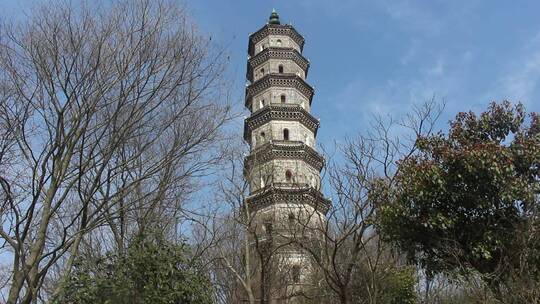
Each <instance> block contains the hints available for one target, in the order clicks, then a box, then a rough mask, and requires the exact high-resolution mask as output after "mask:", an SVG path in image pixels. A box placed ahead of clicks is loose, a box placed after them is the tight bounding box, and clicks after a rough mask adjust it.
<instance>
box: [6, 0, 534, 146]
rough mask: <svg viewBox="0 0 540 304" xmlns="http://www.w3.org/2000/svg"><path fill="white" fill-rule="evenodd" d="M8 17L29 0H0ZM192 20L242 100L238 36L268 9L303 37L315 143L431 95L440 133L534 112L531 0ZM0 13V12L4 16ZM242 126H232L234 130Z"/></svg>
mask: <svg viewBox="0 0 540 304" xmlns="http://www.w3.org/2000/svg"><path fill="white" fill-rule="evenodd" d="M0 3H1V4H2V5H4V13H6V15H7V16H17V15H21V13H20V11H21V10H24V9H28V8H29V7H30V6H31V3H32V1H31V0H0ZM185 3H186V5H187V6H188V8H189V10H190V12H191V13H192V15H193V16H194V19H195V22H196V23H197V24H198V25H199V28H200V30H201V31H203V32H204V33H206V34H208V35H211V36H212V38H213V41H217V42H218V43H220V44H221V45H222V46H225V47H226V48H227V50H228V53H229V56H230V60H231V61H230V68H229V71H228V73H229V76H230V77H231V78H232V79H234V87H233V88H232V93H233V94H232V97H233V100H232V101H233V102H235V103H238V104H239V105H241V104H243V96H244V83H245V69H246V59H247V38H248V35H249V34H250V33H252V32H255V31H256V30H258V29H259V28H260V27H261V26H262V25H264V24H265V22H266V20H267V18H268V16H269V14H270V12H271V10H272V8H275V9H276V10H277V11H278V13H279V14H280V17H281V20H282V22H286V23H289V22H290V23H292V24H293V25H294V26H295V27H296V28H297V30H298V31H299V32H300V33H301V34H303V35H304V37H305V38H306V45H305V47H304V55H305V56H306V57H307V58H309V59H310V61H311V67H310V73H309V77H308V81H309V83H311V84H312V85H313V86H314V87H315V89H316V95H315V97H314V101H313V113H314V115H315V116H317V117H320V119H321V129H320V130H319V134H318V137H319V143H323V144H325V145H331V143H332V141H333V140H334V139H336V140H339V139H342V138H343V137H344V136H345V135H354V134H355V133H357V132H365V131H366V130H367V129H368V128H369V121H370V117H371V115H372V114H383V115H386V114H392V115H395V116H399V115H402V114H403V113H406V112H408V111H410V110H411V105H412V104H413V103H421V102H422V101H425V100H426V99H429V98H431V97H432V96H435V97H436V98H437V99H439V100H443V99H444V100H445V101H446V104H447V106H446V110H445V113H444V116H443V118H442V120H441V128H446V125H445V124H446V122H447V121H448V120H449V119H450V118H452V117H453V116H454V115H455V113H457V112H458V111H468V110H474V111H481V110H483V109H485V108H486V106H487V104H488V103H489V102H490V101H492V100H495V101H501V100H503V99H509V100H511V101H521V102H523V103H524V104H525V105H526V107H527V110H529V111H537V112H539V111H540V18H538V12H539V11H540V2H539V1H519V2H518V1H476V0H467V1H438V0H431V1H408V0H394V1H390V0H377V1H358V0H339V1H328V0H294V1H292V0H271V1H269V0H265V1H262V0H221V1H217V0H186V1H185ZM6 15H4V16H6ZM239 130H241V126H239Z"/></svg>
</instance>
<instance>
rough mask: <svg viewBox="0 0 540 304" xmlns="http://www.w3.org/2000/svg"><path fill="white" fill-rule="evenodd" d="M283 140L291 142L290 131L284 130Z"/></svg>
mask: <svg viewBox="0 0 540 304" xmlns="http://www.w3.org/2000/svg"><path fill="white" fill-rule="evenodd" d="M283 140H289V129H283Z"/></svg>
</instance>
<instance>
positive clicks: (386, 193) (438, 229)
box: [371, 102, 540, 277]
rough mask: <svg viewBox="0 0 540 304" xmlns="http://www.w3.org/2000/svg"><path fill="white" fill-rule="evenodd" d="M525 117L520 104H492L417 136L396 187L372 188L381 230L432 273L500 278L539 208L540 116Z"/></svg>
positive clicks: (461, 115) (401, 164)
mask: <svg viewBox="0 0 540 304" xmlns="http://www.w3.org/2000/svg"><path fill="white" fill-rule="evenodd" d="M526 121H527V119H526V115H525V111H524V109H523V107H522V106H521V105H520V104H519V105H517V106H515V107H512V106H511V105H510V103H509V102H504V103H502V104H495V103H492V104H491V105H490V107H489V109H488V111H487V112H484V113H482V114H481V115H480V116H477V115H475V114H474V113H472V112H469V113H459V114H458V115H457V117H456V119H455V120H454V121H453V122H451V129H450V132H449V134H448V135H444V134H442V133H439V134H436V135H433V136H429V137H423V138H419V139H418V142H417V143H418V148H419V153H418V154H417V155H414V156H412V157H409V158H407V159H403V160H401V161H400V162H399V163H398V168H399V169H398V173H397V174H396V177H395V184H393V185H392V186H388V185H387V184H385V183H379V184H378V189H376V190H374V191H373V192H372V193H371V195H372V197H373V199H374V200H375V201H378V202H379V203H380V204H381V205H382V207H381V211H380V213H379V223H378V225H379V229H380V231H381V232H382V233H383V235H384V236H385V237H386V238H387V239H388V240H391V241H393V242H395V243H396V244H397V245H398V246H399V247H400V248H401V249H402V250H404V252H406V253H407V254H408V256H409V257H410V258H411V259H413V260H414V261H415V262H417V263H419V264H420V265H422V266H424V267H426V269H428V271H431V272H435V273H436V272H447V273H455V272H456V271H458V272H461V273H467V271H468V270H471V269H472V270H474V271H475V272H477V273H480V274H481V275H486V276H485V277H493V276H495V274H496V275H497V276H500V275H504V274H501V273H497V270H498V269H499V268H500V267H501V263H502V262H503V261H512V260H513V258H512V256H513V255H514V254H515V252H516V251H519V250H521V249H522V248H519V247H517V246H524V244H523V243H522V242H516V238H515V236H516V234H517V233H519V231H523V227H527V226H529V225H530V222H531V221H532V220H533V219H534V218H535V215H534V214H536V212H537V209H538V194H539V193H540V192H539V189H540V187H539V182H538V181H539V177H540V174H539V170H540V167H539V163H540V119H539V116H537V115H536V114H531V115H530V123H528V124H526ZM535 256H538V255H535ZM536 267H538V265H536Z"/></svg>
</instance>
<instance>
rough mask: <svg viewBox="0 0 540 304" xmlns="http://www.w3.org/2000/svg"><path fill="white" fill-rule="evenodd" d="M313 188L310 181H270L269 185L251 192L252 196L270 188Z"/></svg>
mask: <svg viewBox="0 0 540 304" xmlns="http://www.w3.org/2000/svg"><path fill="white" fill-rule="evenodd" d="M309 188H313V187H312V186H310V185H309V184H308V183H283V182H273V183H269V184H268V185H267V186H265V187H262V188H259V189H257V190H255V191H253V192H251V195H250V196H254V195H255V194H259V193H261V192H264V191H267V190H270V189H286V190H305V189H309Z"/></svg>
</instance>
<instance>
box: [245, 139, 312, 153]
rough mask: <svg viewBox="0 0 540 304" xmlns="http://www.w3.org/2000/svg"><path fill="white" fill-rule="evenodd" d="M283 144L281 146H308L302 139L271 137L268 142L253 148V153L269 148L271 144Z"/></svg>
mask: <svg viewBox="0 0 540 304" xmlns="http://www.w3.org/2000/svg"><path fill="white" fill-rule="evenodd" d="M272 145H273V146H281V147H297V148H302V147H304V146H307V145H306V144H305V143H304V142H303V141H300V140H283V139H270V140H269V141H268V142H266V143H264V144H262V145H260V146H258V147H256V148H255V149H253V150H251V153H252V154H255V153H257V152H259V151H261V150H264V149H266V148H268V147H269V146H272Z"/></svg>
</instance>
